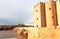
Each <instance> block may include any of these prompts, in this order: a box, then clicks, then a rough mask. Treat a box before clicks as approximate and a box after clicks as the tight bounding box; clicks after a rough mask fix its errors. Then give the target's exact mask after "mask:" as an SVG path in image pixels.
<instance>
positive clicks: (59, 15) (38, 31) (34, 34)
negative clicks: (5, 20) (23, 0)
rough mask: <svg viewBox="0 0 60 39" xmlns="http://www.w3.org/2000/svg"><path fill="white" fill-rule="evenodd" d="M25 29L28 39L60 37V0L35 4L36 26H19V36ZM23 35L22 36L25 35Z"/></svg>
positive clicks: (57, 38)
mask: <svg viewBox="0 0 60 39" xmlns="http://www.w3.org/2000/svg"><path fill="white" fill-rule="evenodd" d="M22 29H25V31H27V32H25V33H23V35H26V33H27V35H28V36H27V37H26V39H60V0H47V1H46V2H39V3H37V4H36V5H35V6H34V27H17V28H15V29H14V31H16V33H17V35H18V37H20V33H21V30H22ZM23 35H22V36H23Z"/></svg>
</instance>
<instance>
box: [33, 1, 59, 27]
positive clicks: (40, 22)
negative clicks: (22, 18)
mask: <svg viewBox="0 0 60 39" xmlns="http://www.w3.org/2000/svg"><path fill="white" fill-rule="evenodd" d="M57 25H58V21H57V10H56V1H53V0H48V1H47V2H46V3H43V2H40V3H38V4H36V5H35V7H34V26H35V27H52V26H54V27H56V26H57Z"/></svg>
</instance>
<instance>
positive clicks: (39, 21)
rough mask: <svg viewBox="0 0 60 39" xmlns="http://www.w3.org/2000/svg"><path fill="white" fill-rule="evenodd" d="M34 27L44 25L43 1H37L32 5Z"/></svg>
mask: <svg viewBox="0 0 60 39" xmlns="http://www.w3.org/2000/svg"><path fill="white" fill-rule="evenodd" d="M34 27H37V28H39V27H46V17H45V3H42V2H39V3H38V4H36V5H35V6H34Z"/></svg>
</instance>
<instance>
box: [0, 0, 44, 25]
mask: <svg viewBox="0 0 60 39" xmlns="http://www.w3.org/2000/svg"><path fill="white" fill-rule="evenodd" d="M39 1H40V0H0V24H19V23H24V24H33V21H34V20H33V14H34V12H33V7H34V5H35V4H36V3H38V2H39ZM42 1H45V0H42Z"/></svg>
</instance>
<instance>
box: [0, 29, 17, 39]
mask: <svg viewBox="0 0 60 39" xmlns="http://www.w3.org/2000/svg"><path fill="white" fill-rule="evenodd" d="M0 39H17V35H16V33H15V32H14V31H13V30H2V31H0Z"/></svg>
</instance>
